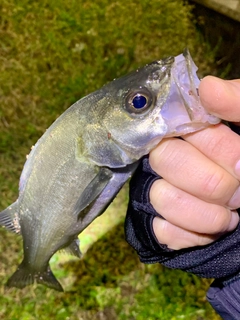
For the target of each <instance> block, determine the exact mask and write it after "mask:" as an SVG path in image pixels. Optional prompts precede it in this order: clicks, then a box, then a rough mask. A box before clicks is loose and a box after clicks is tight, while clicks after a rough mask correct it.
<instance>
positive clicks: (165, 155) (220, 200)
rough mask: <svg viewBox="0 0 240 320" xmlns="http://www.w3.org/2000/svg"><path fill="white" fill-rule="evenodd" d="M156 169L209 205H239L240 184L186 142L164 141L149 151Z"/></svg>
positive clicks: (151, 161)
mask: <svg viewBox="0 0 240 320" xmlns="http://www.w3.org/2000/svg"><path fill="white" fill-rule="evenodd" d="M149 163H150V165H151V167H152V168H153V170H154V171H155V172H156V173H158V174H159V175H160V176H161V177H163V178H164V179H165V180H166V181H168V182H169V183H170V184H172V185H174V186H176V187H178V188H179V189H182V190H184V191H185V192H188V193H190V194H192V195H194V196H195V197H198V198H200V199H202V200H205V201H207V202H213V203H216V204H220V205H229V207H231V208H237V207H239V206H240V188H239V189H238V186H239V181H238V180H237V179H236V178H234V177H233V176H232V175H231V174H229V173H228V172H227V171H226V170H224V169H223V168H222V167H220V166H218V165H217V164H215V163H214V162H212V161H211V160H210V159H208V158H207V157H206V156H205V155H204V154H202V153H201V152H200V151H199V150H197V149H196V148H195V147H193V146H192V145H191V144H189V143H187V142H186V141H183V140H180V139H176V138H172V139H164V140H162V141H161V143H160V144H159V145H158V146H157V147H156V148H155V149H154V150H152V152H150V155H149Z"/></svg>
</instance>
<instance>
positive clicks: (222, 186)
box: [201, 171, 228, 200]
mask: <svg viewBox="0 0 240 320" xmlns="http://www.w3.org/2000/svg"><path fill="white" fill-rule="evenodd" d="M227 185H228V181H227V179H226V175H225V174H224V173H223V172H219V171H218V172H214V173H212V174H210V175H209V176H208V178H205V179H203V181H202V186H201V189H202V191H203V194H205V195H206V197H207V198H209V199H211V200H219V199H221V198H222V197H223V195H224V194H225V191H226V190H227Z"/></svg>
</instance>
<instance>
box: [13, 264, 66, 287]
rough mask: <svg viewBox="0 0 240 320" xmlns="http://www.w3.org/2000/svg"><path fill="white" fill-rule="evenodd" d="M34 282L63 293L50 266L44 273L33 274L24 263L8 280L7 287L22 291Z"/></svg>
mask: <svg viewBox="0 0 240 320" xmlns="http://www.w3.org/2000/svg"><path fill="white" fill-rule="evenodd" d="M34 282H37V283H39V284H43V285H45V286H47V287H49V288H51V289H54V290H57V291H63V288H62V286H61V284H60V283H59V282H58V281H57V279H56V278H55V276H54V274H53V273H52V271H51V269H50V266H48V268H47V269H46V270H44V271H43V272H41V271H33V272H32V270H29V269H28V268H26V266H25V265H24V264H23V263H21V264H20V266H19V267H18V269H17V271H16V272H15V273H14V274H13V275H12V276H11V278H10V279H9V280H8V282H7V286H9V287H16V288H20V289H22V288H24V287H26V286H28V285H31V284H33V283H34Z"/></svg>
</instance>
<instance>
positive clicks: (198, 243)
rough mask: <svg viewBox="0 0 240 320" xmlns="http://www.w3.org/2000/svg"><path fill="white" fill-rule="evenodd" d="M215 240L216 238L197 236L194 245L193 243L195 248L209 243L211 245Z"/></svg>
mask: <svg viewBox="0 0 240 320" xmlns="http://www.w3.org/2000/svg"><path fill="white" fill-rule="evenodd" d="M216 239H217V238H216V236H209V235H208V236H206V235H200V234H199V235H197V236H196V239H195V240H196V243H195V246H200V247H202V246H206V245H208V244H210V243H212V242H213V241H215V240H216Z"/></svg>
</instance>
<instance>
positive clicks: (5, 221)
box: [0, 201, 21, 234]
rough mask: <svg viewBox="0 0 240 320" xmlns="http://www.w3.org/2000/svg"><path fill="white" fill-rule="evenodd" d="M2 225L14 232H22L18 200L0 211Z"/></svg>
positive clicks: (0, 223)
mask: <svg viewBox="0 0 240 320" xmlns="http://www.w3.org/2000/svg"><path fill="white" fill-rule="evenodd" d="M0 225H1V226H3V227H5V228H7V229H8V230H10V231H12V232H15V233H17V234H21V226H20V223H19V215H18V202H17V201H16V202H14V203H13V204H11V205H10V206H9V207H7V208H6V209H5V210H3V211H2V212H0Z"/></svg>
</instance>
